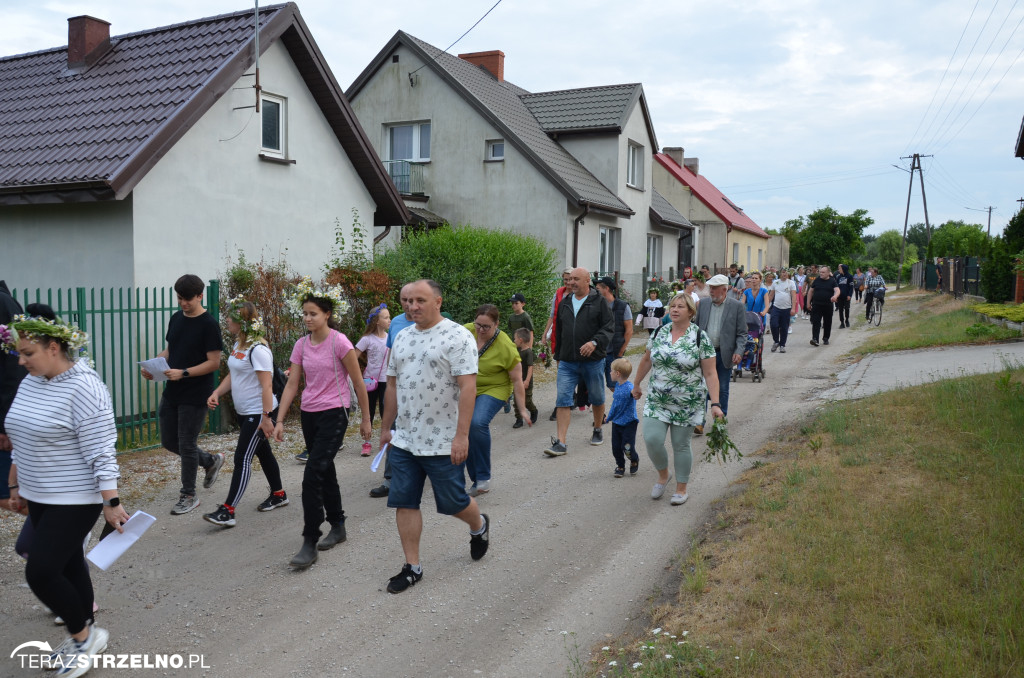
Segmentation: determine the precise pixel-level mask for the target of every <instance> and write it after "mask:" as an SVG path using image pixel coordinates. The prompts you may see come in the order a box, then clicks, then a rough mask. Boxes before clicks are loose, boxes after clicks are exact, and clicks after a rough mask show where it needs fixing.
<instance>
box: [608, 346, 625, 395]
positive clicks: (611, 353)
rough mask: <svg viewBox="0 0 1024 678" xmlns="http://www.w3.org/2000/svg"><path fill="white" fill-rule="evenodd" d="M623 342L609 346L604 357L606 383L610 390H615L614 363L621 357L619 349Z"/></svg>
mask: <svg viewBox="0 0 1024 678" xmlns="http://www.w3.org/2000/svg"><path fill="white" fill-rule="evenodd" d="M621 348H622V344H619V345H618V346H610V347H608V353H607V355H605V357H604V383H605V386H607V387H608V389H609V390H611V391H614V390H615V382H614V381H612V363H613V362H615V361H616V360H618V359H619V350H620V349H621Z"/></svg>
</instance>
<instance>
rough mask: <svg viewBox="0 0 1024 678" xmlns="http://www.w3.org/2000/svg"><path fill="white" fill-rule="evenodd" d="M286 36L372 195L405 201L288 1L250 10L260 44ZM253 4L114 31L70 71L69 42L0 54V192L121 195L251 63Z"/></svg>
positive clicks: (73, 198)
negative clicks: (95, 56)
mask: <svg viewBox="0 0 1024 678" xmlns="http://www.w3.org/2000/svg"><path fill="white" fill-rule="evenodd" d="M276 40H280V41H281V43H282V44H283V45H284V46H285V47H286V48H287V50H288V52H289V54H290V55H291V57H292V59H293V60H294V61H295V63H296V66H297V67H298V70H299V72H300V74H301V75H302V77H303V79H304V80H305V82H306V85H307V86H308V87H309V89H310V92H311V93H312V94H313V96H314V98H316V100H317V102H318V104H319V105H320V107H321V109H322V110H323V112H324V115H325V117H326V118H327V120H328V122H329V123H330V125H331V127H332V128H333V130H334V132H335V135H336V136H337V137H338V140H339V142H340V143H341V145H342V147H343V148H344V150H345V152H346V154H347V155H348V157H349V158H350V159H351V161H352V163H353V164H354V166H355V168H356V171H357V172H358V173H359V176H360V178H361V179H362V180H363V182H364V183H365V184H366V185H367V188H368V189H369V191H370V193H371V195H372V196H373V199H374V201H375V202H376V203H377V213H376V215H375V218H374V222H375V223H377V224H404V223H407V222H408V220H409V213H408V211H407V210H406V208H405V206H404V204H403V203H402V201H401V198H400V196H399V195H398V192H397V190H396V189H395V188H394V185H393V184H392V182H391V180H390V179H389V177H388V175H387V172H386V171H385V170H384V167H383V165H381V163H380V159H379V158H377V156H376V154H375V152H374V151H373V149H372V146H371V145H370V143H369V140H368V139H367V138H366V134H365V133H364V132H363V129H362V127H360V125H359V122H358V120H357V119H356V117H355V114H354V113H353V112H352V110H351V107H350V106H349V104H348V101H347V100H346V99H345V97H344V94H343V93H342V90H341V88H340V87H339V86H338V83H337V81H336V80H335V79H334V76H333V74H332V73H331V71H330V68H329V67H328V66H327V62H326V60H325V59H324V57H323V55H322V54H321V53H320V50H319V48H318V47H317V46H316V43H315V41H314V40H313V37H312V34H311V33H310V31H309V29H308V27H307V26H306V24H305V22H304V21H303V20H302V17H301V15H300V14H299V10H298V7H297V6H296V5H295V4H294V3H287V4H283V5H274V6H269V7H264V8H261V10H260V48H261V51H264V50H266V48H267V47H269V46H270V44H271V43H272V42H274V41H276ZM252 42H253V16H252V10H246V11H241V12H236V13H233V14H224V15H220V16H215V17H209V18H205V19H198V20H196V21H190V22H187V23H182V24H176V25H173V26H165V27H162V28H154V29H151V30H146V31H140V32H138V33H130V34H127V35H121V36H114V37H112V38H111V43H112V48H111V50H110V51H109V52H107V54H106V55H104V56H103V57H102V58H101V59H100V60H99V61H98V62H97V63H96V64H94V65H93V66H92V67H90V68H88V69H86V70H84V71H81V72H77V73H76V72H72V71H69V70H68V67H67V58H68V57H67V47H59V48H55V49H49V50H43V51H40V52H32V53H30V54H21V55H16V56H11V57H5V58H0V204H25V203H36V202H78V201H91V200H109V199H121V198H123V197H125V196H126V195H128V194H129V193H130V192H131V190H132V189H133V188H134V187H135V185H136V184H137V183H138V182H139V181H140V180H141V179H142V177H144V176H145V175H146V172H148V171H149V169H150V168H152V167H153V165H155V164H156V162H157V161H158V160H159V159H160V158H161V157H162V156H163V154H164V153H166V152H167V151H168V150H169V149H170V148H171V146H173V145H174V143H175V142H177V141H178V140H179V139H180V138H181V137H182V136H183V135H184V134H185V132H187V131H188V129H189V128H191V126H192V125H193V124H195V123H196V122H197V121H198V120H199V119H200V118H201V117H202V115H203V114H204V113H206V111H207V110H209V108H210V106H212V105H213V103H214V102H215V101H217V99H218V98H219V97H220V96H222V95H223V94H224V93H225V92H227V91H228V89H229V88H230V87H231V86H233V85H234V84H235V82H237V80H238V79H239V78H241V77H242V76H243V75H244V74H245V72H246V70H247V69H249V68H250V67H251V66H252V64H253V58H252V52H253V49H252Z"/></svg>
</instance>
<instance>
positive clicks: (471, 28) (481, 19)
mask: <svg viewBox="0 0 1024 678" xmlns="http://www.w3.org/2000/svg"><path fill="white" fill-rule="evenodd" d="M500 4H501V0H498V1H497V2H496V3H494V4H493V5H492V6H491V8H490V9H489V10H487V11H486V12H484V15H483V16H482V17H480V18H479V19H477V20H476V23H475V24H473V25H472V26H470V27H469V28H468V29H466V32H465V33H463V34H462V35H460V36H459V37H458V38H456V39H455V42H453V43H452V44H450V45H448V46H447V47H445V48H444V50H442V51H441V52H440V53H439V54H437V55H436V56H435V57H434V60H435V61H436V60H437V57H439V56H441V54H444V53H446V52H447V51H448V50H450V49H451V48H452V47H455V45H457V44H459V41H460V40H462V39H463V38H464V37H466V36H467V35H469V32H470V31H471V30H473V29H474V28H476V27H477V25H478V24H479V23H480V22H481V21H483V20H484V19H486V18H487V15H488V14H490V13H491V12H493V11H494V8H495V7H497V6H498V5H500ZM424 66H426V64H423V66H420V68H423V67H424ZM420 68H417V69H416V71H418V70H420ZM416 71H413V72H412V73H410V74H409V79H410V81H411V80H412V76H413V75H414V74H415V73H416Z"/></svg>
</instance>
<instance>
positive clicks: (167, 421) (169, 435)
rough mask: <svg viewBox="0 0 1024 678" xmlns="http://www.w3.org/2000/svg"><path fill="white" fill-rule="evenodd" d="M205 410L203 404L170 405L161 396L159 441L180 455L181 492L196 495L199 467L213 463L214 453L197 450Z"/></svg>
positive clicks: (204, 419)
mask: <svg viewBox="0 0 1024 678" xmlns="http://www.w3.org/2000/svg"><path fill="white" fill-rule="evenodd" d="M208 411H209V408H207V407H206V405H172V404H171V403H169V402H167V398H166V397H164V398H161V399H160V409H159V411H158V414H159V417H160V444H161V445H163V446H164V447H165V448H167V449H168V450H170V451H171V452H173V453H175V454H176V455H178V456H179V457H181V490H180V493H181V494H187V495H190V496H195V493H196V474H197V473H199V467H200V466H202V467H203V468H209V467H210V465H211V464H212V463H213V455H212V454H210V453H209V452H206V451H205V450H201V449H199V434H200V433H201V432H202V430H203V424H205V423H206V413H207V412H208Z"/></svg>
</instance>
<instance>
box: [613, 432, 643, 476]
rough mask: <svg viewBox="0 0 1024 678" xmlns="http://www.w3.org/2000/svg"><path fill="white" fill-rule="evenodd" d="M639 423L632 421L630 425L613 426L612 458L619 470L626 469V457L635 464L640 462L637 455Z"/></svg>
mask: <svg viewBox="0 0 1024 678" xmlns="http://www.w3.org/2000/svg"><path fill="white" fill-rule="evenodd" d="M639 423H640V422H639V421H631V422H629V423H628V424H621V425H620V424H612V456H613V457H615V466H617V467H618V468H625V466H626V457H629V460H630V461H633V462H636V461H639V460H640V456H639V455H638V454H637V453H636V425H637V424H639Z"/></svg>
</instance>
